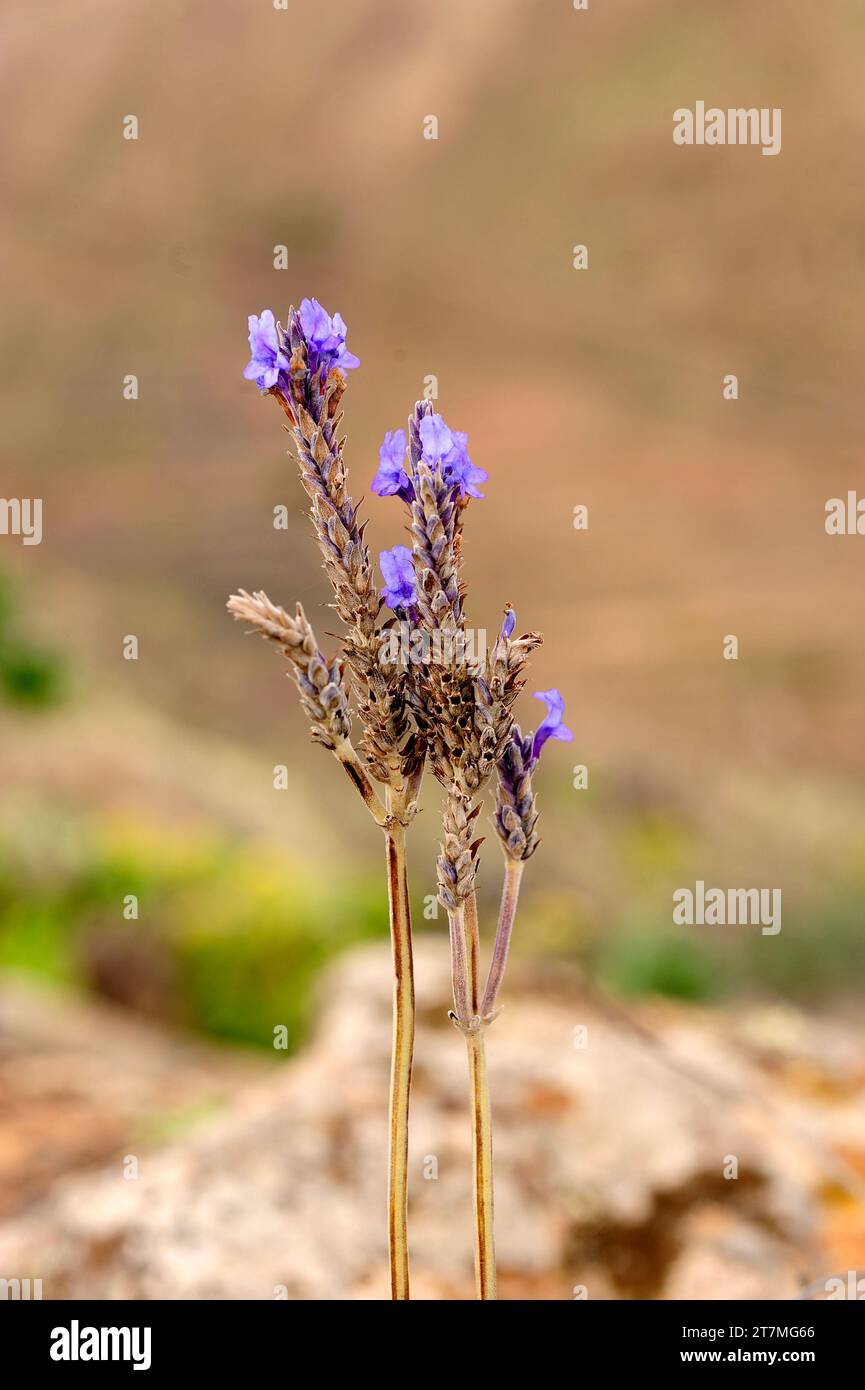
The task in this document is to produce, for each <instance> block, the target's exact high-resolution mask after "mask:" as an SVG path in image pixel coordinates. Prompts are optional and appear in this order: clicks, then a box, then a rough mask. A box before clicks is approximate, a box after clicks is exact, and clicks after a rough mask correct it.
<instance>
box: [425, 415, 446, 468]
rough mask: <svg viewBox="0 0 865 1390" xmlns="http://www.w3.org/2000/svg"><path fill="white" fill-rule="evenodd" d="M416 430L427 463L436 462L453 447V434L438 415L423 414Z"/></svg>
mask: <svg viewBox="0 0 865 1390" xmlns="http://www.w3.org/2000/svg"><path fill="white" fill-rule="evenodd" d="M418 430H419V433H420V440H421V445H422V448H423V456H424V459H425V460H426V462H427V463H437V462H438V461H439V460H440V459H443V458H444V457H445V455H446V454H447V453H448V452H449V450H450V449H451V448H452V447H453V442H454V441H453V435H452V434H451V432H450V430H449V429H448V427H447V425H446V424H445V422H444V420H443V419H442V417H441V416H440V415H425V416H424V417H423V419H422V420H421V422H420V425H419V426H418Z"/></svg>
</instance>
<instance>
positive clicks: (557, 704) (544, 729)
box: [532, 690, 574, 763]
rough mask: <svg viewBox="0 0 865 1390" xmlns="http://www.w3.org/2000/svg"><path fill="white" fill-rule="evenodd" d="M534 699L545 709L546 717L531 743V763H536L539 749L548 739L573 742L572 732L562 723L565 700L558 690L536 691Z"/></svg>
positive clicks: (539, 753)
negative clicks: (541, 702)
mask: <svg viewBox="0 0 865 1390" xmlns="http://www.w3.org/2000/svg"><path fill="white" fill-rule="evenodd" d="M535 699H536V700H541V701H543V703H544V704H545V705H546V707H547V717H546V719H544V721H543V723H542V724H540V725H539V726H538V729H537V732H536V733H535V736H534V739H533V741H532V762H533V763H536V762H537V760H538V758H539V757H540V755H541V749H542V748H543V746H544V744H545V743H546V741H547V739H548V738H558V739H561V741H562V743H571V742H572V741H573V737H574V735H573V732H572V731H571V730H570V729H569V728H568V726H567V724H563V723H562V717H563V715H564V713H565V699H564V696H563V695H562V694H560V692H559V691H558V690H537V691H535Z"/></svg>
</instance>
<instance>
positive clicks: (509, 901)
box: [480, 855, 524, 1019]
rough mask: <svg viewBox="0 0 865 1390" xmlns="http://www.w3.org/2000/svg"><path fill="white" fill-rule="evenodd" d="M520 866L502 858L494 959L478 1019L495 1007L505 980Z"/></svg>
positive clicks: (518, 863)
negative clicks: (502, 868)
mask: <svg viewBox="0 0 865 1390" xmlns="http://www.w3.org/2000/svg"><path fill="white" fill-rule="evenodd" d="M523 863H524V861H523V860H522V859H511V857H510V855H506V856H505V877H504V882H503V884H502V901H501V904H500V906H499V921H498V926H497V927H496V939H495V943H494V945H493V958H492V960H491V961H490V971H489V974H488V975H487V983H486V988H485V990H484V997H483V1003H482V1004H481V1009H480V1014H481V1018H485V1019H489V1018H490V1016H491V1014H492V1013H493V1011H494V1009H495V1007H496V999H497V998H498V993H499V989H500V987H501V983H502V979H503V977H504V973H505V966H506V965H507V963H508V948H509V947H510V944H511V933H512V931H513V929H514V917H515V916H516V911H517V900H518V898H519V894H520V880H521V879H522V876H523Z"/></svg>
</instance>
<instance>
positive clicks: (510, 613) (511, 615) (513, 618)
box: [501, 604, 517, 641]
mask: <svg viewBox="0 0 865 1390" xmlns="http://www.w3.org/2000/svg"><path fill="white" fill-rule="evenodd" d="M516 625H517V615H516V613H515V612H514V610H513V609H512V608H511V605H510V604H507V605H506V607H505V620H504V622H503V623H502V631H501V636H502V637H503V638H504V639H505V641H507V640H508V639H509V638H511V637H513V635H514V628H515V627H516Z"/></svg>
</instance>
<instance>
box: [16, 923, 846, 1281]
mask: <svg viewBox="0 0 865 1390" xmlns="http://www.w3.org/2000/svg"><path fill="white" fill-rule="evenodd" d="M417 966H418V969H417V976H418V1010H419V1029H418V1039H417V1048H416V1073H415V1075H416V1081H415V1089H414V1102H413V1127H412V1138H411V1152H410V1162H411V1181H412V1194H411V1243H412V1258H413V1272H414V1295H415V1297H418V1298H430V1299H463V1298H471V1297H472V1293H473V1288H472V1238H471V1224H470V1223H471V1206H470V1158H469V1134H468V1125H467V1114H466V1068H465V1057H464V1049H463V1046H462V1043H461V1040H460V1038H459V1037H458V1035H457V1034H456V1033H455V1032H454V1030H453V1029H452V1028H451V1026H450V1024H449V1023H448V1022H447V1020H446V1016H445V1014H446V1008H447V1003H448V991H449V985H448V964H447V958H446V952H445V950H444V949H443V946H442V943H440V942H439V941H437V940H433V939H431V938H428V937H427V938H422V939H421V940H420V941H419V943H418V949H417ZM389 1015H390V985H389V961H388V954H387V951H386V948H384V947H383V946H382V947H378V946H376V947H372V948H365V949H363V950H361V951H358V952H354V953H352V954H351V955H350V956H347V957H345V958H343V960H342V961H341V962H340V963H339V965H338V966H337V967H336V968H335V969H333V970H332V971H331V972H330V973H329V975H328V976H327V977H326V980H325V981H324V983H323V985H322V990H321V1014H320V1024H319V1027H318V1030H317V1034H316V1037H315V1038H314V1039H313V1041H312V1042H311V1044H310V1045H309V1047H308V1049H307V1050H306V1052H305V1053H303V1054H302V1055H300V1056H299V1057H298V1058H296V1059H295V1060H294V1061H292V1062H290V1063H287V1064H286V1065H285V1066H283V1067H281V1068H279V1069H278V1070H277V1071H276V1072H275V1073H273V1074H271V1075H269V1076H268V1077H266V1078H265V1079H264V1080H263V1081H262V1082H260V1083H258V1084H256V1085H254V1086H253V1087H252V1088H251V1089H247V1090H245V1091H244V1092H243V1093H242V1094H241V1095H240V1096H239V1097H238V1098H237V1100H236V1101H235V1102H234V1103H233V1104H232V1107H231V1109H230V1110H229V1111H228V1112H227V1113H225V1114H224V1115H223V1116H222V1117H221V1118H219V1119H217V1120H216V1121H214V1122H212V1123H210V1124H208V1125H207V1127H206V1128H201V1129H199V1130H198V1131H196V1132H194V1133H193V1134H192V1135H191V1136H189V1137H186V1138H184V1139H182V1140H181V1141H178V1142H176V1143H173V1144H172V1145H170V1146H169V1147H166V1148H165V1149H163V1150H162V1151H160V1152H152V1153H150V1154H149V1155H148V1154H143V1155H142V1159H141V1164H140V1176H139V1177H138V1178H137V1180H134V1181H125V1180H124V1179H123V1177H122V1174H121V1171H120V1169H119V1167H118V1166H116V1165H115V1166H114V1167H113V1168H112V1169H111V1170H110V1171H105V1172H103V1173H101V1174H99V1175H95V1176H92V1175H89V1176H85V1177H82V1176H75V1177H69V1178H64V1179H63V1180H61V1181H59V1182H57V1183H56V1184H55V1186H54V1188H53V1189H52V1191H51V1193H50V1195H49V1196H48V1197H47V1198H46V1200H45V1201H44V1202H43V1203H42V1204H41V1205H40V1206H38V1207H36V1208H33V1209H32V1210H31V1211H29V1212H27V1213H25V1214H24V1215H23V1216H22V1217H20V1218H19V1219H18V1220H15V1221H13V1222H10V1223H9V1224H7V1226H6V1227H5V1228H3V1229H2V1231H0V1271H2V1272H3V1273H4V1274H6V1276H7V1277H12V1276H13V1275H14V1274H17V1275H18V1276H19V1277H24V1276H26V1275H29V1276H30V1277H38V1278H41V1279H42V1280H43V1286H44V1291H45V1296H46V1297H49V1298H74V1297H95V1298H102V1299H104V1298H143V1299H149V1298H171V1299H176V1298H235V1299H237V1298H241V1299H261V1298H265V1299H270V1298H273V1297H275V1296H277V1297H278V1296H280V1295H281V1294H282V1295H284V1296H287V1297H288V1298H289V1299H339V1298H367V1299H368V1298H383V1297H386V1296H387V1261H386V1249H385V1230H384V1201H385V1144H386V1126H385V1117H386V1097H387V1073H388V1063H389V1045H390V1017H389ZM798 1018H799V1016H798V1015H795V1016H793V1015H791V1016H790V1018H789V1019H788V1021H787V1025H785V1026H784V1027H780V1026H779V1020H778V1018H777V1016H776V1017H775V1018H774V1019H768V1018H767V1019H766V1020H764V1023H763V1024H762V1025H761V1023H760V1018H759V1011H753V1010H752V1011H751V1012H750V1013H749V1014H748V1015H747V1016H744V1015H743V1016H742V1017H739V1018H733V1017H732V1016H728V1015H722V1014H719V1013H716V1012H714V1013H713V1012H708V1011H702V1010H693V1009H686V1008H681V1007H678V1006H677V1007H671V1006H669V1005H657V1006H652V1007H649V1006H647V1005H642V1006H641V1008H640V1010H639V1014H638V1015H637V1014H634V1015H631V1014H630V1013H625V1011H624V1010H623V1009H622V1007H621V1006H619V1005H615V1006H613V1005H607V1004H606V1003H604V1002H603V1001H598V1000H590V999H589V997H588V996H587V995H586V994H585V993H584V991H583V990H582V988H581V987H580V985H579V982H578V980H576V979H574V980H570V979H568V978H562V979H560V980H559V981H558V983H557V985H556V987H555V988H554V990H553V991H552V992H550V990H549V988H545V990H544V991H543V992H542V991H541V990H540V989H539V988H538V987H537V984H536V983H535V984H533V983H532V982H531V981H530V980H529V981H526V980H524V981H523V982H522V986H521V982H520V980H519V978H518V976H517V975H516V974H515V976H514V978H513V979H512V980H510V981H509V988H508V989H507V990H506V1007H505V1010H504V1012H503V1014H502V1016H501V1018H500V1019H499V1020H498V1021H497V1023H496V1024H495V1026H494V1028H493V1029H492V1030H491V1032H490V1034H489V1048H488V1051H489V1061H490V1072H491V1085H492V1093H493V1105H494V1143H495V1156H496V1235H497V1243H498V1255H499V1266H500V1284H501V1294H502V1296H503V1297H505V1298H508V1297H510V1298H544V1299H547V1298H552V1299H572V1298H574V1297H578V1296H581V1291H582V1290H583V1289H585V1291H586V1294H587V1296H588V1297H590V1298H610V1297H612V1298H615V1297H638V1298H667V1297H672V1298H687V1297H692V1298H712V1299H718V1298H733V1297H739V1296H744V1297H749V1298H769V1299H785V1298H792V1297H796V1296H797V1294H798V1292H799V1290H800V1288H801V1287H802V1286H803V1285H804V1284H806V1283H808V1282H809V1281H810V1280H812V1279H814V1278H818V1277H820V1276H821V1275H824V1274H826V1273H828V1272H832V1268H833V1266H832V1264H831V1260H832V1254H833V1252H832V1250H831V1248H828V1247H827V1245H826V1242H825V1239H824V1235H825V1227H826V1202H827V1192H829V1191H830V1190H834V1191H836V1192H841V1191H842V1190H843V1189H844V1186H845V1184H846V1185H848V1186H849V1185H850V1184H852V1185H853V1186H854V1187H855V1184H856V1176H855V1172H853V1167H854V1166H855V1163H851V1159H853V1160H855V1158H856V1156H857V1155H858V1156H859V1157H860V1158H861V1157H862V1156H865V1117H863V1107H862V1104H861V1100H862V1095H861V1092H862V1077H861V1068H860V1071H859V1073H858V1074H857V1073H856V1072H855V1070H854V1069H852V1067H851V1059H852V1058H853V1056H854V1054H855V1053H856V1052H857V1051H858V1055H859V1056H861V1038H858V1039H852V1038H850V1039H849V1041H848V1042H847V1043H846V1044H845V1043H844V1042H843V1039H842V1038H841V1036H840V1034H838V1033H837V1031H833V1025H830V1024H828V1023H822V1022H818V1021H815V1020H809V1021H808V1022H807V1026H805V1023H804V1020H802V1026H794V1025H795V1020H796V1019H798ZM578 1027H584V1028H586V1029H587V1045H586V1046H585V1047H575V1045H574V1038H575V1035H574V1030H575V1029H576V1028H578ZM752 1039H753V1040H756V1042H753V1041H751V1040H752ZM806 1060H807V1062H808V1066H809V1067H810V1068H811V1069H812V1070H817V1069H819V1068H820V1067H821V1066H825V1067H827V1068H828V1069H829V1070H830V1071H832V1072H833V1077H832V1086H831V1088H830V1090H831V1096H830V1097H829V1098H827V1094H825V1093H823V1094H821V1095H820V1096H819V1098H816V1099H815V1094H814V1087H813V1085H812V1084H810V1081H809V1085H808V1086H807V1087H805V1088H803V1087H802V1086H800V1085H799V1084H798V1082H797V1079H796V1078H797V1076H798V1075H799V1074H800V1069H801V1067H802V1066H803V1064H804V1062H805V1061H806ZM111 1065H112V1067H113V1068H114V1069H115V1075H116V1077H117V1078H118V1084H122V1082H121V1078H122V1075H123V1068H124V1065H125V1059H124V1057H123V1056H122V1054H121V1053H120V1052H119V1050H118V1049H117V1048H116V1046H115V1048H114V1051H113V1054H112V1060H111ZM797 1069H799V1070H797ZM786 1072H790V1075H791V1077H792V1081H791V1082H790V1083H789V1084H788V1082H787V1081H786V1080H785V1074H786ZM842 1154H843V1156H842ZM732 1172H737V1174H738V1175H737V1176H735V1177H733V1176H730V1174H731V1173H732ZM431 1174H435V1176H430V1175H431ZM833 1185H834V1186H833ZM844 1200H845V1201H846V1202H848V1203H850V1202H857V1203H858V1202H860V1201H861V1194H856V1193H854V1194H853V1195H852V1196H851V1195H850V1193H849V1192H848V1193H847V1195H846V1196H845V1198H844ZM857 1209H858V1206H857Z"/></svg>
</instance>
